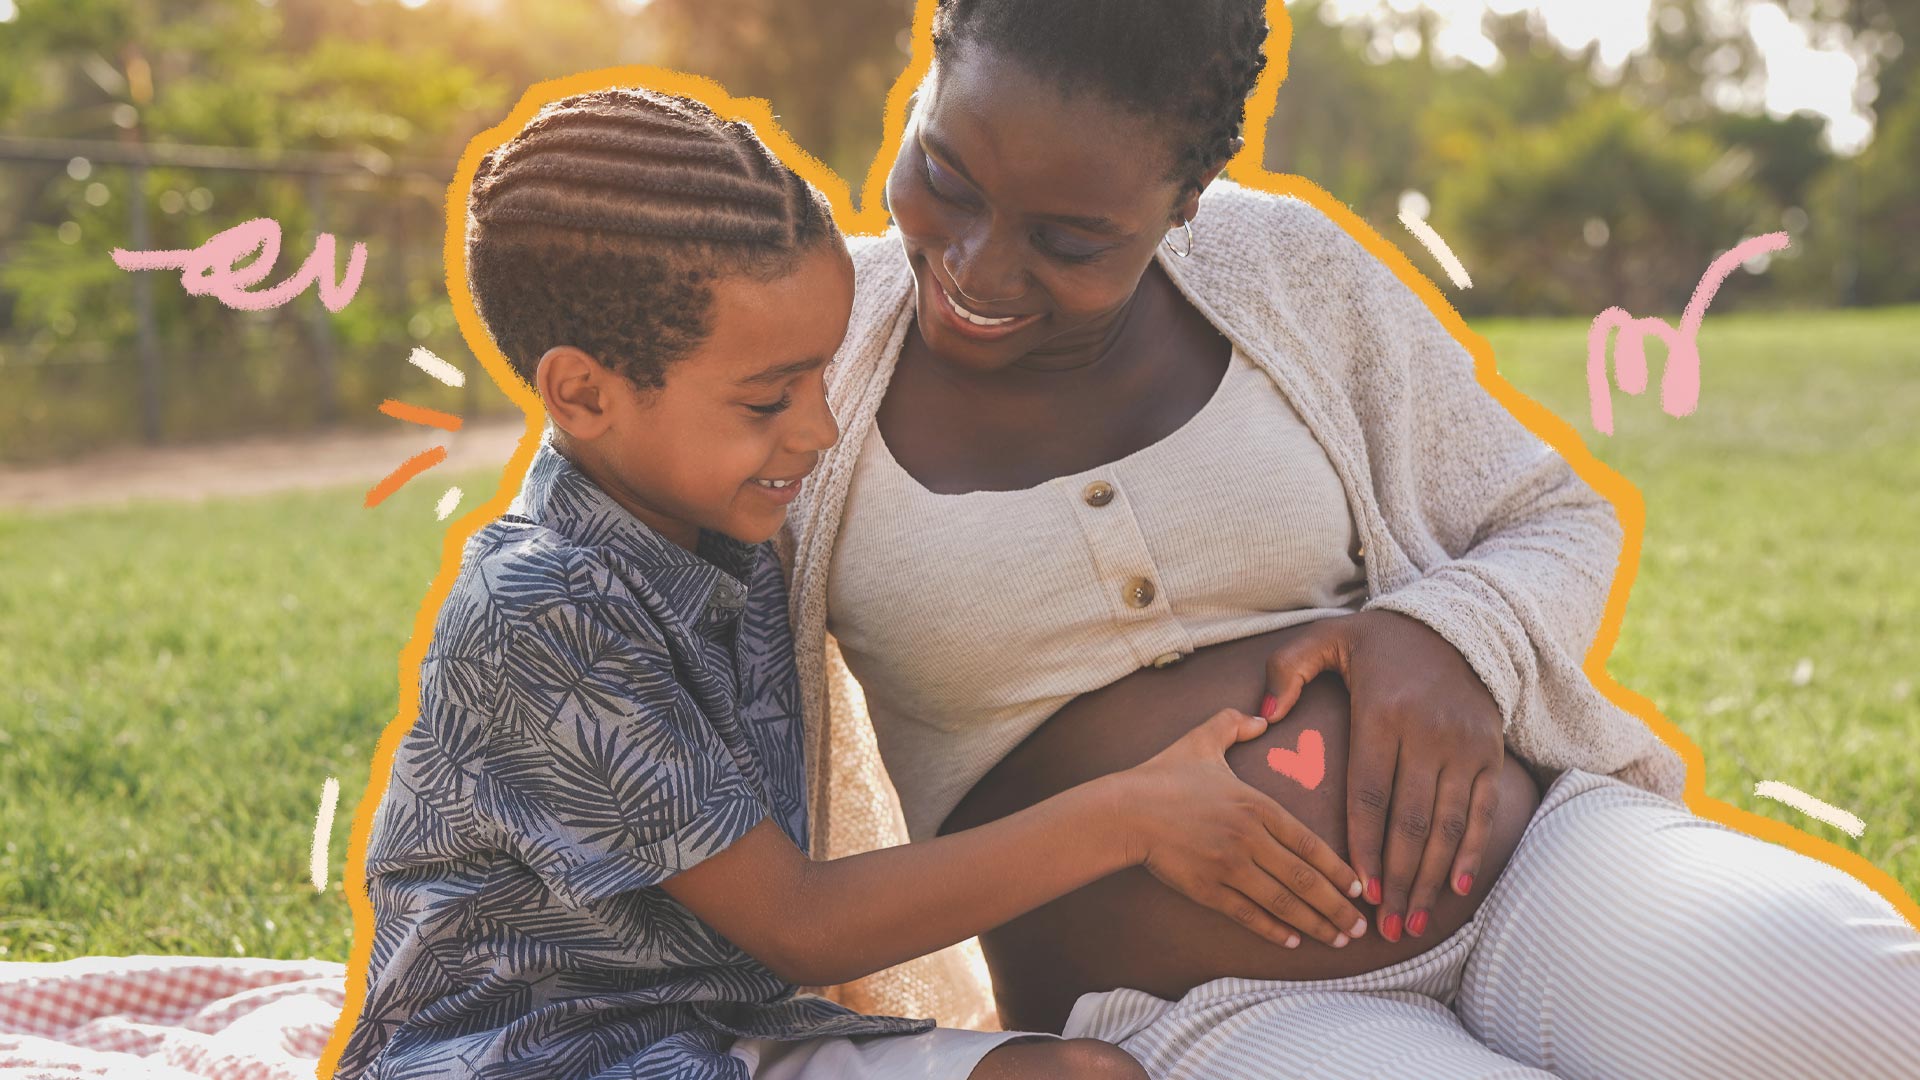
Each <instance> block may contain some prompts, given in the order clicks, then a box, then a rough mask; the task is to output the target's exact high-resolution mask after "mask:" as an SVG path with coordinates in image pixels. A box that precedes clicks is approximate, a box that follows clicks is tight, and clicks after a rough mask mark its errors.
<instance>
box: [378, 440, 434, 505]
mask: <svg viewBox="0 0 1920 1080" xmlns="http://www.w3.org/2000/svg"><path fill="white" fill-rule="evenodd" d="M445 460H447V448H446V447H444V446H436V447H434V448H433V449H431V450H425V451H422V452H421V453H418V454H415V455H413V456H412V457H410V458H408V459H407V460H405V461H403V462H401V463H400V467H399V468H397V469H395V470H393V471H392V472H390V473H388V474H387V476H386V479H384V480H382V481H380V482H379V483H377V484H375V485H373V490H371V491H369V492H367V503H366V505H367V509H369V510H371V509H373V508H374V507H376V506H379V505H380V504H381V503H383V502H385V501H386V500H387V496H389V495H391V494H393V493H394V492H396V491H399V490H400V489H401V487H403V486H405V484H406V482H407V481H409V480H411V479H413V478H414V477H416V476H419V475H420V474H421V473H423V472H426V471H427V470H428V469H431V468H433V467H434V466H435V465H438V464H440V463H441V462H443V461H445Z"/></svg>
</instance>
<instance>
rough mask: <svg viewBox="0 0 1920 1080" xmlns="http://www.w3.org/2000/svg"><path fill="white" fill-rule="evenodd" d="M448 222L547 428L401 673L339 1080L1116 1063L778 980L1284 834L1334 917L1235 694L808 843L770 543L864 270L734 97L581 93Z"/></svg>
mask: <svg viewBox="0 0 1920 1080" xmlns="http://www.w3.org/2000/svg"><path fill="white" fill-rule="evenodd" d="M469 213H470V225H469V231H468V236H467V259H468V264H469V268H470V279H471V284H472V289H473V294H474V299H475V301H476V304H477V305H478V307H479V310H480V312H481V315H482V317H483V318H484V319H485V321H486V323H487V327H488V330H489V332H490V333H491V334H492V336H493V337H494V338H495V340H496V341H497V342H498V344H499V346H500V348H501V350H502V352H503V353H504V354H505V355H506V356H507V357H508V358H509V359H510V360H511V361H512V363H513V364H514V366H515V369H516V371H517V372H519V373H520V374H521V375H522V376H523V377H525V378H527V379H528V380H529V381H530V382H531V383H532V384H533V385H534V386H535V388H536V389H537V390H538V391H539V393H540V396H541V399H542V401H543V403H544V404H545V406H546V410H547V413H548V417H549V419H550V422H551V423H550V427H549V429H548V433H547V437H546V439H545V441H544V443H543V445H542V446H541V447H540V449H539V451H538V453H537V454H536V455H535V457H534V460H533V464H532V466H531V468H530V469H529V471H528V474H527V477H526V481H525V484H524V486H523V488H522V490H521V492H520V495H519V497H518V499H517V500H516V502H515V503H514V505H513V507H512V508H511V509H510V511H509V512H508V513H507V514H506V515H505V516H504V517H502V518H501V519H500V520H499V521H497V522H495V523H493V524H491V525H488V526H487V527H486V528H484V529H482V530H481V531H480V532H478V533H476V534H475V535H474V537H473V539H472V540H471V542H470V543H469V544H468V546H467V549H466V553H465V559H464V561H463V564H462V567H461V572H460V576H459V579H458V580H457V582H456V583H455V585H454V588H453V591H452V594H451V595H450V596H449V597H448V599H447V601H446V603H445V605H444V607H443V608H442V610H441V612H440V617H439V621H438V624H437V626H436V629H435V632H434V637H433V642H432V646H431V648H430V649H429V650H428V653H427V656H426V660H425V662H424V664H423V666H422V669H421V680H420V685H421V709H420V718H419V720H418V722H417V723H416V725H415V726H414V728H413V730H412V731H411V732H410V733H409V735H408V738H407V740H406V741H405V743H404V744H403V746H402V747H401V749H400V751H399V753H398V755H397V757H396V759H395V763H394V772H393V777H392V780H391V782H390V783H389V785H388V787H387V789H386V793H385V796H384V798H383V799H382V801H381V803H380V806H379V810H378V812H377V814H376V817H375V819H374V826H373V834H372V837H371V841H370V843H369V846H368V849H367V861H366V865H367V870H368V873H369V877H370V881H369V893H370V895H371V897H372V900H373V906H374V911H375V920H376V921H375V931H374V933H375V937H374V943H373V954H372V961H371V963H370V965H369V968H368V987H367V995H366V999H365V1003H364V1006H363V1008H362V1010H361V1012H360V1015H359V1018H358V1020H357V1023H356V1026H355V1027H354V1029H353V1031H352V1035H351V1037H350V1038H349V1040H348V1042H347V1045H346V1048H345V1051H344V1053H343V1055H342V1057H341V1060H340V1062H339V1066H338V1071H337V1072H336V1074H335V1075H336V1076H337V1077H338V1078H339V1080H363V1078H364V1080H372V1078H398V1077H402V1076H405V1077H456V1076H484V1077H499V1078H506V1077H527V1078H533V1077H539V1078H542V1080H570V1078H586V1077H596V1078H602V1077H606V1078H610V1077H673V1078H681V1077H734V1078H739V1077H749V1076H754V1077H758V1078H760V1080H782V1078H787V1077H795V1076H801V1075H806V1076H822V1077H850V1078H855V1080H858V1078H860V1077H880V1076H913V1077H927V1078H933V1077H943V1078H952V1080H959V1078H961V1077H967V1076H972V1077H976V1078H983V1080H984V1078H988V1077H1028V1076H1031V1077H1043V1076H1044V1077H1141V1076H1144V1075H1145V1074H1144V1073H1143V1072H1141V1071H1140V1069H1139V1066H1138V1065H1137V1064H1136V1063H1135V1062H1134V1061H1133V1060H1132V1059H1131V1058H1130V1057H1128V1056H1127V1055H1126V1054H1125V1053H1124V1052H1122V1051H1120V1050H1118V1049H1117V1048H1115V1047H1112V1046H1109V1045H1107V1044H1105V1043H1099V1042H1094V1041H1091V1040H1059V1039H1056V1038H1053V1037H1051V1036H1044V1037H1036V1036H1028V1035H1023V1034H1022V1033H1018V1032H993V1033H984V1032H968V1031H956V1030H951V1029H937V1028H934V1027H933V1025H932V1022H930V1021H919V1020H910V1019H902V1018H896V1017H875V1016H863V1015H860V1014H857V1013H853V1012H851V1011H849V1010H847V1009H845V1008H843V1007H841V1006H840V1005H838V1004H835V1003H833V1002H831V1001H829V1000H827V999H825V998H821V997H818V996H814V995H805V994H799V993H798V992H797V989H798V986H799V985H830V984H834V983H838V982H842V981H846V980H849V979H852V978H855V977H858V976H861V975H865V974H868V973H870V972H873V971H876V970H880V969H882V968H885V967H888V966H891V965H893V964H897V963H899V962H901V961H904V960H907V959H910V958H912V957H914V956H918V955H921V954H924V953H927V952H931V951H933V950H935V949H938V948H943V947H945V946H947V945H950V944H952V943H954V942H956V941H960V940H964V939H965V938H967V937H969V936H972V935H974V934H976V933H979V932H980V931H982V930H984V929H987V928H990V927H992V926H995V925H997V924H999V923H1001V922H1004V921H1006V920H1008V919H1010V918H1013V917H1015V916H1017V915H1019V914H1021V913H1023V912H1025V911H1028V910H1031V909H1032V908H1034V907H1036V906H1038V905H1040V904H1042V903H1045V902H1046V901H1048V900H1051V899H1053V898H1055V897H1058V896H1061V895H1063V894H1065V893H1067V892H1069V891H1071V890H1073V889H1075V888H1078V887H1080V886H1081V885H1084V884H1086V883H1088V882H1090V881H1093V880H1095V879H1097V878H1099V877H1101V876H1104V875H1106V874H1109V873H1112V872H1115V871H1117V870H1120V869H1122V868H1124V867H1126V866H1130V865H1137V864H1140V863H1143V862H1148V860H1151V862H1150V863H1149V865H1150V866H1151V868H1152V869H1153V871H1154V872H1155V873H1156V874H1158V875H1160V876H1161V877H1162V879H1163V880H1166V881H1168V882H1169V883H1170V884H1173V885H1175V886H1176V887H1178V888H1180V889H1182V890H1183V891H1186V892H1187V893H1188V894H1189V895H1192V896H1194V897H1196V899H1201V900H1202V902H1205V903H1210V904H1212V905H1214V906H1216V907H1220V908H1222V909H1226V910H1233V909H1235V908H1249V907H1251V905H1250V904H1249V903H1248V901H1247V900H1246V899H1245V897H1247V896H1253V897H1255V898H1258V899H1270V898H1272V897H1275V896H1278V895H1281V894H1282V893H1283V892H1286V891H1287V890H1286V888H1285V886H1282V885H1281V884H1280V883H1279V881H1276V880H1274V878H1275V876H1278V877H1279V879H1280V880H1281V881H1284V880H1288V879H1289V878H1290V877H1291V875H1292V870H1293V869H1294V868H1296V867H1299V866H1301V865H1303V864H1304V865H1308V866H1310V867H1311V868H1312V869H1313V871H1314V876H1315V878H1316V880H1317V883H1318V884H1317V886H1316V888H1314V889H1313V890H1311V893H1312V895H1309V896H1308V897H1307V899H1308V900H1309V902H1310V903H1311V904H1312V906H1314V907H1315V908H1316V909H1317V910H1321V911H1324V912H1325V913H1326V914H1328V915H1329V916H1336V914H1337V917H1338V918H1339V919H1340V921H1339V922H1338V925H1340V926H1352V925H1353V924H1354V923H1355V922H1356V920H1357V919H1358V913H1357V912H1356V911H1354V910H1353V909H1352V908H1351V907H1349V906H1347V901H1346V899H1345V896H1343V895H1342V893H1344V892H1346V891H1347V890H1348V889H1349V888H1351V889H1352V890H1353V893H1348V895H1352V894H1354V893H1357V890H1358V887H1359V886H1358V881H1357V879H1356V878H1355V877H1354V876H1353V873H1352V871H1351V870H1350V869H1349V868H1347V867H1346V866H1344V865H1343V864H1341V863H1340V862H1339V861H1338V860H1337V859H1335V858H1334V857H1333V856H1332V854H1331V853H1330V852H1329V851H1328V850H1327V849H1326V848H1325V846H1324V845H1320V846H1319V847H1317V848H1316V847H1309V848H1308V849H1306V850H1303V851H1301V852H1299V853H1297V854H1296V853H1295V852H1293V851H1289V850H1287V849H1286V848H1284V847H1282V846H1281V845H1280V843H1279V842H1278V841H1276V840H1275V839H1274V837H1273V833H1274V832H1280V831H1283V830H1282V829H1281V826H1282V824H1283V821H1282V819H1281V816H1280V812H1279V810H1278V807H1277V806H1273V804H1271V803H1269V802H1266V801H1265V800H1264V799H1263V798H1262V797H1261V796H1259V795H1258V794H1257V793H1255V792H1253V790H1252V789H1251V788H1248V787H1246V786H1245V785H1243V784H1241V783H1240V782H1239V781H1238V780H1237V779H1235V778H1234V776H1233V774H1232V773H1231V771H1230V770H1228V769H1227V768H1226V766H1225V762H1224V758H1223V753H1224V750H1225V748H1226V747H1227V746H1229V745H1231V744H1232V743H1233V742H1235V741H1236V740H1239V739H1244V738H1250V737H1252V736H1254V735H1257V734H1258V733H1259V732H1260V731H1261V730H1262V729H1263V727H1264V722H1263V721H1261V720H1259V719H1258V718H1253V717H1248V716H1245V715H1242V714H1239V713H1233V712H1226V713H1222V714H1220V715H1219V716H1216V717H1214V718H1213V719H1212V720H1210V721H1208V722H1207V723H1206V724H1204V725H1202V726H1201V727H1199V728H1197V729H1196V730H1195V733H1194V734H1193V735H1191V736H1189V737H1188V738H1186V739H1184V740H1182V742H1181V743H1179V744H1177V745H1175V746H1174V747H1172V748H1170V749H1169V750H1168V751H1167V752H1166V753H1164V754H1162V755H1160V756H1159V757H1157V758H1155V759H1154V760H1153V761H1150V762H1148V763H1147V764H1145V765H1143V766H1140V767H1139V768H1137V769H1134V770H1130V771H1128V772H1126V773H1120V774H1116V775H1114V776H1110V777H1106V778H1103V779H1101V780H1099V781H1095V782H1093V783H1090V784H1087V785H1084V786H1082V787H1080V788H1076V789H1074V790H1073V791H1070V792H1068V793H1066V794H1063V795H1061V796H1058V797H1056V798H1055V799H1052V800H1049V801H1048V802H1046V803H1043V804H1041V805H1039V806H1036V807H1034V808H1032V809H1030V810H1028V811H1025V812H1023V813H1021V814H1017V815H1014V816H1013V817H1009V818H1006V819H1003V820H1001V821H997V822H994V823H993V824H991V825H987V826H983V827H981V828H979V829H975V830H971V831H968V832H965V833H960V834H956V835H953V836H948V837H941V838H939V839H936V840H933V841H929V842H926V843H923V844H915V845H911V846H908V847H900V848H893V849H888V850H885V851H879V852H871V853H867V854H864V855H859V856H855V857H852V858H847V859H840V860H835V861H832V862H823V863H814V862H811V861H809V860H808V859H807V857H806V856H805V855H804V854H803V853H804V852H805V851H806V850H807V818H806V792H805V790H804V778H803V768H802V760H801V745H802V741H801V731H800V726H799V725H800V722H801V721H800V702H799V697H798V689H797V685H796V680H795V675H794V669H793V658H792V651H791V643H790V641H789V638H788V624H787V608H786V599H785V592H784V586H783V583H782V579H781V571H780V567H779V565H778V562H777V560H776V559H775V558H774V556H773V553H772V547H771V545H770V544H769V543H767V541H768V540H769V538H771V537H772V536H773V535H774V534H775V533H776V532H777V531H778V529H779V528H780V526H781V524H782V521H783V519H784V517H785V513H786V507H787V504H788V503H789V502H790V501H791V500H792V499H793V496H794V494H795V492H796V491H797V485H799V484H800V483H801V481H802V480H803V478H804V477H806V475H807V474H808V472H809V471H810V470H811V469H812V468H813V466H814V464H815V462H816V460H817V458H818V456H819V454H820V452H821V451H823V450H824V449H826V448H827V447H829V446H831V445H832V444H833V443H834V441H835V439H836V438H837V437H838V431H837V429H836V427H835V424H834V421H833V417H832V415H831V413H830V412H829V411H828V409H827V404H826V397H825V390H824V369H825V367H826V365H827V362H828V359H829V358H830V357H831V356H832V355H833V353H834V351H835V349H836V348H837V346H838V345H839V343H840V340H841V338H842V336H843V335H844V333H845V330H846V325H847V320H848V316H849V313H850V310H851V305H852V296H853V276H852V265H851V261H850V260H849V258H848V256H847V253H846V251H845V248H844V246H843V244H842V243H841V240H840V236H839V233H838V232H837V231H836V230H835V228H834V226H833V222H832V219H831V216H830V214H829V212H828V209H827V207H826V205H825V203H824V201H823V200H822V199H821V197H820V196H819V194H818V192H816V191H814V190H813V189H811V188H810V187H809V186H808V185H807V184H806V183H805V182H804V181H802V180H800V179H799V178H798V177H797V176H795V175H794V174H793V173H792V172H790V171H789V170H787V169H786V168H785V167H784V166H783V165H781V164H780V162H779V161H778V160H777V159H775V158H774V157H773V156H772V154H771V153H769V152H768V151H767V150H766V148H765V147H764V146H762V145H761V144H760V143H759V141H758V140H757V139H755V138H754V136H753V134H752V132H751V131H750V129H748V128H747V127H746V126H745V125H741V124H737V123H726V122H723V121H721V120H720V119H719V118H718V117H716V116H715V115H714V114H713V113H712V112H711V111H709V110H707V109H706V108H705V107H704V106H701V105H699V104H697V103H694V102H691V101H687V100H684V99H679V98H672V97H667V96H664V95H659V94H654V93H649V92H644V91H605V92H601V93H596V94H588V95H584V96H581V97H577V98H571V99H568V100H566V101H562V102H559V103H557V104H555V105H552V106H549V107H548V108H547V109H546V110H545V111H543V112H542V113H541V114H540V115H539V116H538V117H537V118H536V119H535V120H533V121H532V122H531V123H530V124H529V125H528V126H527V128H526V129H525V130H524V131H522V132H521V133H520V134H519V135H518V136H516V137H515V138H514V139H513V140H512V141H510V142H509V143H508V144H506V145H505V146H503V147H501V148H500V149H499V150H496V151H495V152H494V153H492V154H490V155H489V156H488V157H487V158H486V159H485V160H484V161H483V162H482V165H481V167H480V169H479V171H478V173H477V174H476V177H475V181H474V188H473V191H472V194H471V197H470V200H469ZM1250 808H1251V809H1250ZM1262 866H1265V867H1270V868H1272V869H1271V871H1265V870H1262V869H1260V868H1261V867H1262ZM1326 879H1332V882H1333V883H1329V882H1328V881H1327V880H1326ZM1335 883H1337V886H1338V887H1337V888H1336V884H1335ZM1236 889H1237V890H1239V891H1238V892H1237V893H1235V892H1233V890H1236ZM1234 897H1238V899H1234ZM1249 921H1250V925H1253V926H1254V927H1255V928H1256V929H1257V930H1258V932H1260V933H1263V934H1265V935H1266V936H1268V937H1270V938H1272V939H1273V940H1277V941H1282V942H1286V941H1289V940H1291V941H1292V942H1294V943H1297V941H1298V934H1297V933H1296V932H1295V931H1294V930H1292V929H1290V928H1288V927H1286V926H1284V925H1283V924H1281V923H1280V922H1278V921H1277V920H1275V919H1274V918H1273V917H1272V916H1271V915H1270V914H1268V913H1267V912H1265V911H1260V910H1258V909H1257V908H1256V909H1253V915H1252V917H1251V918H1250V920H1249ZM868 1036H886V1038H870V1037H868Z"/></svg>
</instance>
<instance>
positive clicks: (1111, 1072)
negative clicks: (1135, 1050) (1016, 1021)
mask: <svg viewBox="0 0 1920 1080" xmlns="http://www.w3.org/2000/svg"><path fill="white" fill-rule="evenodd" d="M1051 1078H1060V1080H1147V1072H1146V1070H1145V1069H1143V1068H1141V1067H1140V1063H1139V1062H1138V1061H1135V1060H1134V1059H1133V1056H1132V1055H1131V1054H1129V1053H1127V1052H1126V1051H1125V1050H1122V1049H1120V1048H1119V1047H1117V1046H1115V1045H1113V1044H1112V1043H1106V1042H1101V1041H1100V1040H1099V1039H1045V1040H1034V1041H1031V1042H1029V1041H1025V1040H1022V1041H1019V1042H1009V1043H1003V1044H1001V1045H1000V1046H998V1047H996V1048H995V1049H994V1050H993V1051H992V1052H990V1053H989V1054H988V1055H987V1056H986V1057H985V1058H982V1059H981V1061H980V1065H979V1067H978V1068H976V1069H974V1071H973V1073H972V1075H971V1077H970V1080H1051Z"/></svg>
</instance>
